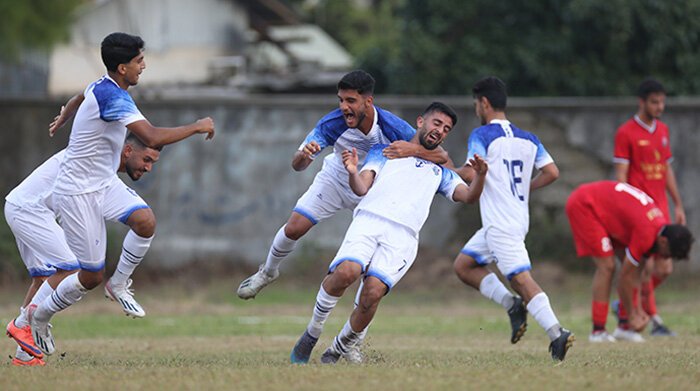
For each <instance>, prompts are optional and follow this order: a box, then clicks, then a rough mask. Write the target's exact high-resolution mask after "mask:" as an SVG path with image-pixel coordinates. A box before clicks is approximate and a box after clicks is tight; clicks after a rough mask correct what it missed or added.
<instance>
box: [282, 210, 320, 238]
mask: <svg viewBox="0 0 700 391" xmlns="http://www.w3.org/2000/svg"><path fill="white" fill-rule="evenodd" d="M313 226H314V223H313V222H312V221H311V220H309V219H308V218H307V217H305V216H302V215H301V214H299V213H297V212H292V215H291V216H290V217H289V220H287V224H286V225H285V226H284V235H285V236H286V237H288V238H289V239H291V240H299V239H300V238H301V237H302V236H304V235H306V233H307V232H309V230H310V229H311V228H312V227H313Z"/></svg>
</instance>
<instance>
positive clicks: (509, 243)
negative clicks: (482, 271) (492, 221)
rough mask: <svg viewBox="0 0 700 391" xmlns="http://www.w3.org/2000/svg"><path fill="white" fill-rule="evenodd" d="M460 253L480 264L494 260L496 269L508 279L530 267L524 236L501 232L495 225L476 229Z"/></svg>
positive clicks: (486, 263)
mask: <svg viewBox="0 0 700 391" xmlns="http://www.w3.org/2000/svg"><path fill="white" fill-rule="evenodd" d="M461 253H462V254H465V255H468V256H470V257H472V258H474V259H475V260H476V262H477V263H478V264H480V265H488V264H489V263H492V262H495V263H496V266H497V267H498V270H500V271H501V273H502V274H503V275H504V276H506V278H508V280H510V279H511V278H513V277H514V276H515V275H517V274H519V273H522V272H524V271H528V270H530V269H532V264H531V263H530V256H529V255H528V253H527V249H526V248H525V238H523V237H521V236H520V235H515V236H514V235H511V234H508V233H506V232H502V231H500V230H499V229H497V228H495V227H490V228H488V229H486V228H481V229H480V230H478V231H476V233H475V234H474V236H472V237H471V239H469V241H468V242H467V244H465V245H464V247H463V248H462V251H461Z"/></svg>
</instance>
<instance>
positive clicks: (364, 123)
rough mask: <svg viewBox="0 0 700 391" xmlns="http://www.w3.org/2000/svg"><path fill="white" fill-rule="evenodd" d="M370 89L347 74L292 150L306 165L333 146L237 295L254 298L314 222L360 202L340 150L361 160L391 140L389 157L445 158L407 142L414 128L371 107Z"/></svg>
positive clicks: (298, 165) (358, 75)
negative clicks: (331, 103)
mask: <svg viewBox="0 0 700 391" xmlns="http://www.w3.org/2000/svg"><path fill="white" fill-rule="evenodd" d="M373 93H374V79H373V78H372V76H371V75H370V74H368V73H367V72H364V71H361V70H357V71H353V72H350V73H348V74H346V75H345V76H343V78H342V79H340V81H339V82H338V99H339V102H338V106H339V107H338V109H336V110H334V111H332V112H330V113H328V114H326V116H324V117H323V118H321V120H320V121H318V123H317V124H316V127H315V128H314V129H313V130H312V131H311V132H310V133H309V134H308V136H306V139H305V140H304V142H302V143H301V145H300V146H299V150H298V151H297V152H296V153H295V154H294V158H293V159H292V168H294V170H296V171H301V170H304V169H306V168H307V167H308V166H309V165H310V164H311V162H313V160H314V158H316V157H317V156H318V155H319V154H320V152H321V150H322V149H324V148H326V147H329V146H332V147H333V153H332V154H329V155H328V156H326V158H325V159H324V161H323V168H322V169H321V171H320V172H319V173H318V174H316V177H315V178H314V181H313V183H312V184H311V186H310V187H309V189H308V190H307V191H306V193H304V195H302V196H301V198H299V200H298V201H297V204H296V206H295V207H294V209H293V210H292V214H291V216H289V219H288V220H287V223H286V224H285V225H283V226H282V228H280V229H279V231H277V234H276V235H275V238H274V239H273V240H272V246H270V251H269V252H268V255H267V259H266V261H265V264H263V265H260V269H259V270H258V272H257V273H255V274H253V275H252V276H250V277H248V278H247V279H245V280H243V282H241V284H240V286H239V287H238V292H237V293H238V296H239V297H240V298H242V299H251V298H254V297H255V295H257V294H258V293H259V292H260V291H261V290H262V289H263V288H264V287H265V286H267V285H268V284H270V283H272V282H273V281H274V280H276V279H277V277H279V265H280V263H282V261H283V260H284V259H285V258H286V257H287V256H288V255H289V254H290V253H291V252H292V251H293V250H294V248H295V247H296V244H297V241H298V240H299V239H300V238H301V237H302V236H304V235H305V234H306V233H307V232H309V230H310V229H311V228H312V227H313V226H314V225H316V224H317V223H318V222H319V221H321V220H324V219H326V218H329V217H331V216H333V215H334V214H335V213H336V212H338V211H339V210H341V209H350V210H353V209H354V208H355V206H356V205H357V203H358V202H359V201H360V197H359V196H357V195H355V194H354V193H353V192H352V190H351V189H350V187H349V186H348V174H347V172H346V171H345V169H344V168H343V163H342V159H341V154H342V152H343V151H345V150H352V148H355V149H357V153H358V159H359V161H360V164H362V163H363V162H364V159H365V156H366V155H367V152H368V151H369V149H370V148H371V147H372V146H374V145H377V144H389V143H391V145H390V146H389V147H388V148H386V149H385V150H384V154H385V155H386V156H387V157H389V158H400V157H407V156H416V157H419V158H422V159H425V160H429V161H432V162H435V163H438V164H442V163H446V162H447V160H448V157H447V153H446V152H445V151H444V150H443V149H442V148H438V149H436V150H432V151H428V150H426V149H425V148H423V147H422V146H421V145H419V144H413V143H408V142H406V141H407V140H411V139H412V138H413V136H414V134H415V130H414V129H413V127H411V125H409V124H408V123H407V122H406V121H404V120H402V119H400V118H399V117H397V116H395V115H394V114H392V113H390V112H388V111H386V110H383V109H381V108H379V107H377V106H375V105H374V96H373Z"/></svg>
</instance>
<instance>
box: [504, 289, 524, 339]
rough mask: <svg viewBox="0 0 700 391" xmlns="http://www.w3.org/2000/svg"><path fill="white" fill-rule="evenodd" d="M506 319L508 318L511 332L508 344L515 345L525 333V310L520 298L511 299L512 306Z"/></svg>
mask: <svg viewBox="0 0 700 391" xmlns="http://www.w3.org/2000/svg"><path fill="white" fill-rule="evenodd" d="M508 317H510V327H511V329H512V330H513V333H512V334H511V336H510V343H516V342H518V341H520V338H522V336H523V335H525V331H527V308H525V304H524V303H523V299H522V298H520V297H518V296H515V297H514V298H513V305H512V306H511V307H510V309H509V310H508Z"/></svg>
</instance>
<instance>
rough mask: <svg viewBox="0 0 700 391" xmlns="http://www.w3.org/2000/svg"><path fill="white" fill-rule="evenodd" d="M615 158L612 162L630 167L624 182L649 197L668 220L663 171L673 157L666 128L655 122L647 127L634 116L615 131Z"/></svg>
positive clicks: (657, 121)
mask: <svg viewBox="0 0 700 391" xmlns="http://www.w3.org/2000/svg"><path fill="white" fill-rule="evenodd" d="M614 155H615V157H614V161H615V163H627V164H629V171H628V172H627V182H628V183H629V184H630V185H632V186H634V187H636V188H638V189H640V190H643V191H644V192H645V193H647V194H648V195H649V196H651V198H653V199H654V201H656V204H657V206H658V207H659V209H661V211H663V212H664V215H665V216H666V217H667V218H669V210H668V200H667V198H666V171H667V169H668V162H669V161H670V159H671V158H672V157H673V155H672V154H671V145H670V142H669V138H668V126H666V124H664V123H663V122H661V121H659V120H655V121H654V124H653V125H652V127H651V128H649V126H647V125H646V124H645V123H644V122H642V121H641V120H640V119H639V117H637V116H634V118H632V119H630V120H629V121H627V122H625V123H624V124H623V125H622V126H620V128H619V129H618V130H617V134H616V135H615V154H614Z"/></svg>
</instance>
